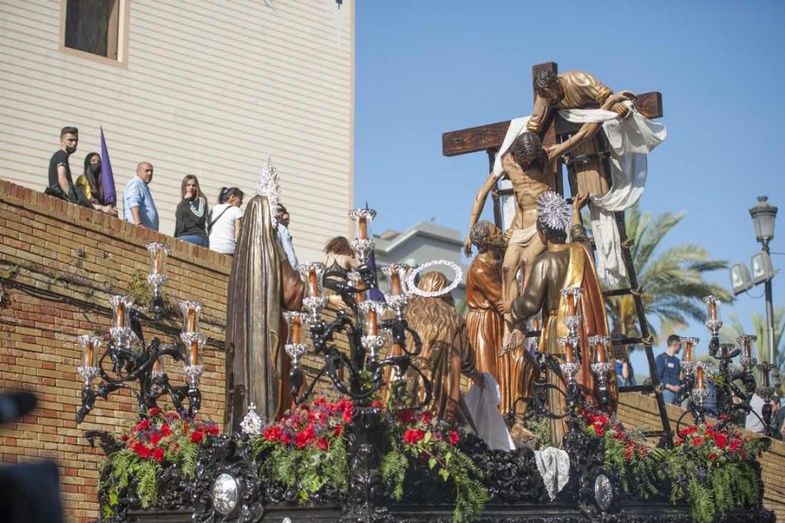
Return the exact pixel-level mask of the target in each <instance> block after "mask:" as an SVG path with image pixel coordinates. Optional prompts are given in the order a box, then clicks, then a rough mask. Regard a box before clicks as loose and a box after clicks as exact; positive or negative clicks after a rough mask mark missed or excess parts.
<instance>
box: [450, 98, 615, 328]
mask: <svg viewBox="0 0 785 523" xmlns="http://www.w3.org/2000/svg"><path fill="white" fill-rule="evenodd" d="M626 96H627V94H625V93H621V94H618V95H612V96H609V97H607V99H606V100H605V104H604V105H603V108H604V109H607V108H610V107H612V106H614V105H616V104H618V103H619V102H620V101H623V100H625V99H626ZM599 128H600V126H599V124H598V123H586V124H584V125H582V126H581V128H580V129H579V130H578V131H577V132H576V133H575V134H574V135H573V136H572V137H570V139H569V140H567V141H565V142H563V143H560V144H559V145H557V146H555V147H553V148H551V149H549V150H548V151H546V150H545V149H543V146H542V141H541V140H540V137H539V136H538V135H537V134H536V133H533V132H524V133H523V134H521V135H519V136H517V138H515V140H514V141H513V142H512V145H511V146H510V147H509V150H508V151H506V152H504V154H503V156H502V159H501V165H502V168H503V171H500V172H496V171H495V170H494V172H491V174H490V175H489V176H488V179H487V180H486V181H485V184H484V185H483V186H482V188H481V189H480V191H479V192H478V193H477V197H476V198H475V200H474V205H473V206H472V210H471V215H470V218H469V230H471V229H472V227H473V226H474V224H475V223H476V222H477V220H478V219H479V217H480V214H481V213H482V208H483V206H484V205H485V200H486V198H487V196H488V193H489V192H490V191H491V189H492V188H493V187H494V186H495V185H496V183H497V182H498V181H499V179H501V178H504V177H506V178H509V180H510V181H511V182H512V186H513V191H514V193H515V202H516V207H515V216H514V217H513V219H512V223H511V225H510V228H509V229H508V231H506V236H507V238H508V240H507V250H506V251H505V254H504V261H503V262H502V274H503V280H502V281H503V286H502V289H503V296H504V303H505V304H506V307H509V304H510V303H512V301H513V300H514V299H515V298H516V297H517V296H518V294H519V285H518V280H517V278H518V271H519V270H521V271H522V273H523V281H522V283H523V288H525V287H526V282H527V280H528V278H529V273H530V272H531V266H532V262H533V261H534V258H535V257H536V256H537V255H538V254H540V253H541V252H543V250H544V249H545V244H544V243H543V241H542V240H541V239H540V236H539V235H538V234H537V227H536V222H537V205H536V201H537V197H538V196H540V195H541V194H543V193H544V192H546V191H552V190H554V189H555V186H556V181H555V172H554V162H555V160H557V159H558V158H559V157H560V156H561V155H563V154H565V153H567V152H568V151H571V150H572V149H573V148H575V147H576V146H578V145H579V144H581V143H582V142H584V141H585V140H587V139H588V138H590V137H592V136H593V135H594V134H595V133H596V132H597V131H598V130H599ZM471 250H472V247H471V240H470V239H469V238H468V237H467V238H466V240H465V241H464V253H465V254H466V255H467V256H469V255H471ZM507 321H508V324H509V317H508V318H507Z"/></svg>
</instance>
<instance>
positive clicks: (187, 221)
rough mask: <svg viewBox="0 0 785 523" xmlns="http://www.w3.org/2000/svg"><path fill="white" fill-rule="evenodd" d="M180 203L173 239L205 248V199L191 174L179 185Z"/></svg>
mask: <svg viewBox="0 0 785 523" xmlns="http://www.w3.org/2000/svg"><path fill="white" fill-rule="evenodd" d="M180 196H181V197H182V201H180V203H179V205H177V211H176V212H175V225H174V237H175V238H177V239H178V240H181V241H184V242H188V243H193V244H194V245H199V246H201V247H207V246H208V243H207V214H208V213H207V198H205V197H204V194H203V193H202V189H201V188H200V187H199V180H197V179H196V176H194V175H193V174H189V175H187V176H186V177H185V178H183V183H182V184H181V185H180Z"/></svg>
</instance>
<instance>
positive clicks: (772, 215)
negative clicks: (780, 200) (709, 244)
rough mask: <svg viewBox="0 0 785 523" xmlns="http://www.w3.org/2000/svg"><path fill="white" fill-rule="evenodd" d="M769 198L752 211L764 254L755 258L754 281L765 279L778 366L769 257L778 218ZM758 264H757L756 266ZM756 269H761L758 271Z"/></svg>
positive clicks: (770, 335) (771, 348)
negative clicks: (770, 244)
mask: <svg viewBox="0 0 785 523" xmlns="http://www.w3.org/2000/svg"><path fill="white" fill-rule="evenodd" d="M768 200H769V198H768V196H758V203H757V205H755V206H754V207H752V208H751V209H750V216H751V217H752V223H753V225H754V226H755V238H756V239H757V240H758V243H760V244H761V248H762V249H763V252H762V253H760V254H758V255H756V256H755V257H754V258H753V273H757V274H753V279H758V280H759V281H760V279H763V278H765V280H764V281H765V284H766V286H765V289H766V291H765V293H766V328H767V331H768V339H769V361H771V363H773V364H775V365H776V364H777V360H776V354H775V352H774V307H773V305H772V297H771V280H772V278H773V277H774V271H773V269H772V265H771V257H770V256H769V243H770V242H771V240H773V239H774V222H775V219H776V218H777V208H776V207H774V206H772V205H769V202H768ZM756 262H757V264H756ZM756 267H758V268H759V269H758V270H757V271H756V270H755V269H756Z"/></svg>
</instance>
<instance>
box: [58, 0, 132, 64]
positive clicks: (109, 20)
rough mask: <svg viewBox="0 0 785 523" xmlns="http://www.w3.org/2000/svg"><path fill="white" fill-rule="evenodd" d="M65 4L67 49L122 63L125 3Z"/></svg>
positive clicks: (90, 0)
mask: <svg viewBox="0 0 785 523" xmlns="http://www.w3.org/2000/svg"><path fill="white" fill-rule="evenodd" d="M65 2H66V5H65V42H64V43H65V47H68V48H71V49H76V50H78V51H83V52H85V53H90V54H94V55H98V56H104V57H106V58H109V59H111V60H119V57H118V49H119V47H120V45H119V43H120V42H119V34H120V3H121V0H65Z"/></svg>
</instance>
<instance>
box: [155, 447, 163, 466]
mask: <svg viewBox="0 0 785 523" xmlns="http://www.w3.org/2000/svg"><path fill="white" fill-rule="evenodd" d="M153 459H154V460H155V461H157V462H158V463H161V462H162V461H163V460H164V449H162V448H161V447H158V448H157V449H155V450H154V451H153Z"/></svg>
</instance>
